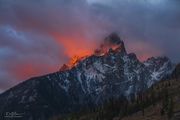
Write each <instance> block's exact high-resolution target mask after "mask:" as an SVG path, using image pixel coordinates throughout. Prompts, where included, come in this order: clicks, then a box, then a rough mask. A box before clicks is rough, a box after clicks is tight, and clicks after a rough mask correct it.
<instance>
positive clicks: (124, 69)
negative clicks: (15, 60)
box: [0, 34, 173, 119]
mask: <svg viewBox="0 0 180 120" xmlns="http://www.w3.org/2000/svg"><path fill="white" fill-rule="evenodd" d="M77 61H78V62H76V63H75V64H73V66H68V65H66V67H64V66H63V69H62V68H61V69H60V71H58V72H56V73H52V74H49V75H45V76H41V77H36V78H32V79H29V80H27V81H25V82H23V83H21V84H19V85H17V86H15V87H13V88H11V89H10V90H8V91H6V92H4V93H3V94H1V95H0V113H1V116H5V114H6V112H14V111H16V112H17V113H22V118H21V119H23V118H26V119H48V118H50V117H51V116H53V115H56V114H62V115H63V114H66V113H70V112H73V111H79V110H81V109H83V108H85V107H93V106H96V105H99V104H102V103H103V102H104V101H106V100H108V99H110V98H112V97H113V98H119V97H121V96H122V95H123V96H127V97H128V96H129V95H131V94H134V93H138V92H142V91H144V90H146V89H147V88H149V87H150V86H151V85H152V84H154V83H156V82H157V81H159V80H161V79H162V78H164V77H167V76H168V75H170V73H171V72H172V70H173V64H172V63H171V61H170V60H169V59H168V58H167V57H156V58H154V57H153V58H150V59H148V60H147V61H145V62H140V61H139V60H138V59H137V57H136V55H135V54H134V53H130V54H128V53H127V52H126V50H125V46H124V43H123V41H122V40H121V39H120V38H119V37H118V36H117V35H116V34H111V35H110V36H108V37H107V38H106V39H105V42H104V43H103V44H102V45H101V47H100V48H99V49H97V50H96V51H95V53H94V54H93V55H91V56H88V57H85V58H80V59H78V60H77ZM64 68H65V69H64ZM39 111H41V112H40V113H39Z"/></svg>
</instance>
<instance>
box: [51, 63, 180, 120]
mask: <svg viewBox="0 0 180 120" xmlns="http://www.w3.org/2000/svg"><path fill="white" fill-rule="evenodd" d="M179 71H180V69H179V65H177V67H176V69H175V70H174V72H173V73H172V77H171V78H170V79H169V80H161V81H159V82H158V83H156V84H154V85H153V86H152V87H151V88H149V89H148V90H147V91H145V92H144V93H139V95H137V97H134V98H133V100H132V99H129V100H128V102H127V101H126V100H125V99H124V100H122V99H116V100H112V99H111V100H109V102H107V103H105V104H104V105H103V106H101V107H97V108H96V109H93V110H88V111H86V110H85V111H82V112H80V113H74V114H71V115H69V116H68V117H67V118H60V117H57V118H53V120H180V74H179ZM124 101H126V102H124ZM122 109H123V110H122ZM125 109H126V110H125ZM117 111H118V112H117ZM122 111H123V112H122Z"/></svg>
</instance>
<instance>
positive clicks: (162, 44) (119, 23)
mask: <svg viewBox="0 0 180 120" xmlns="http://www.w3.org/2000/svg"><path fill="white" fill-rule="evenodd" d="M179 21H180V1H179V0H18V1H15V0H1V1H0V92H3V91H4V90H7V89H8V88H10V87H12V86H14V85H16V84H18V83H20V82H22V81H24V80H27V79H29V78H31V77H34V76H39V75H44V74H48V73H52V72H55V71H58V70H59V68H60V67H61V66H62V64H63V63H67V62H68V61H69V59H70V58H71V57H73V56H74V55H79V56H83V55H87V54H91V53H92V52H93V50H94V49H95V48H96V47H97V46H98V45H99V44H100V43H101V42H102V40H103V39H104V38H105V37H106V36H107V35H109V34H110V33H112V32H116V33H118V34H119V35H120V37H121V39H122V40H124V42H125V46H126V49H127V51H128V52H129V53H130V52H134V53H136V54H137V56H138V58H139V59H140V60H141V61H144V60H146V59H147V58H148V57H152V56H168V57H169V58H170V59H171V60H172V61H173V62H174V63H178V62H180V54H179V51H180V22H179Z"/></svg>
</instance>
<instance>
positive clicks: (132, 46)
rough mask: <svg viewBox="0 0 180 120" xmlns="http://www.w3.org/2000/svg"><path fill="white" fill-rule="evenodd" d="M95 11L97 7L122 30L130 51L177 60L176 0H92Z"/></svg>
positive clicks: (179, 33) (178, 11) (178, 27)
mask: <svg viewBox="0 0 180 120" xmlns="http://www.w3.org/2000/svg"><path fill="white" fill-rule="evenodd" d="M94 11H100V12H96V13H97V14H98V15H101V16H103V17H104V19H106V20H108V21H109V22H108V23H111V25H112V30H115V31H118V33H120V34H121V37H123V39H124V40H125V43H126V44H127V47H128V50H129V51H135V52H136V53H137V54H138V55H139V56H141V55H144V54H148V53H151V54H152V55H162V54H163V55H167V56H169V57H170V58H171V59H172V60H173V61H174V62H178V61H180V55H179V51H180V47H179V45H180V22H179V21H180V2H179V1H178V0H113V1H112V0H105V1H102V2H100V3H99V2H98V3H94ZM143 45H144V46H146V47H145V49H144V50H143V51H144V53H143V54H142V50H141V48H144V46H143ZM137 47H140V48H139V49H137Z"/></svg>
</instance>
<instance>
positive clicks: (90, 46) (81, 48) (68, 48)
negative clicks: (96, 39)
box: [52, 33, 96, 58]
mask: <svg viewBox="0 0 180 120" xmlns="http://www.w3.org/2000/svg"><path fill="white" fill-rule="evenodd" d="M52 35H53V38H54V39H55V40H56V41H57V43H58V44H59V45H61V46H63V48H64V50H65V54H66V55H67V56H68V57H69V58H72V57H74V56H78V57H84V56H88V55H91V54H92V53H93V52H94V48H95V46H96V43H93V42H92V41H91V42H90V40H89V41H88V40H86V38H85V37H83V36H82V37H77V36H76V37H72V36H64V35H60V34H57V33H53V34H52Z"/></svg>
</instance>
